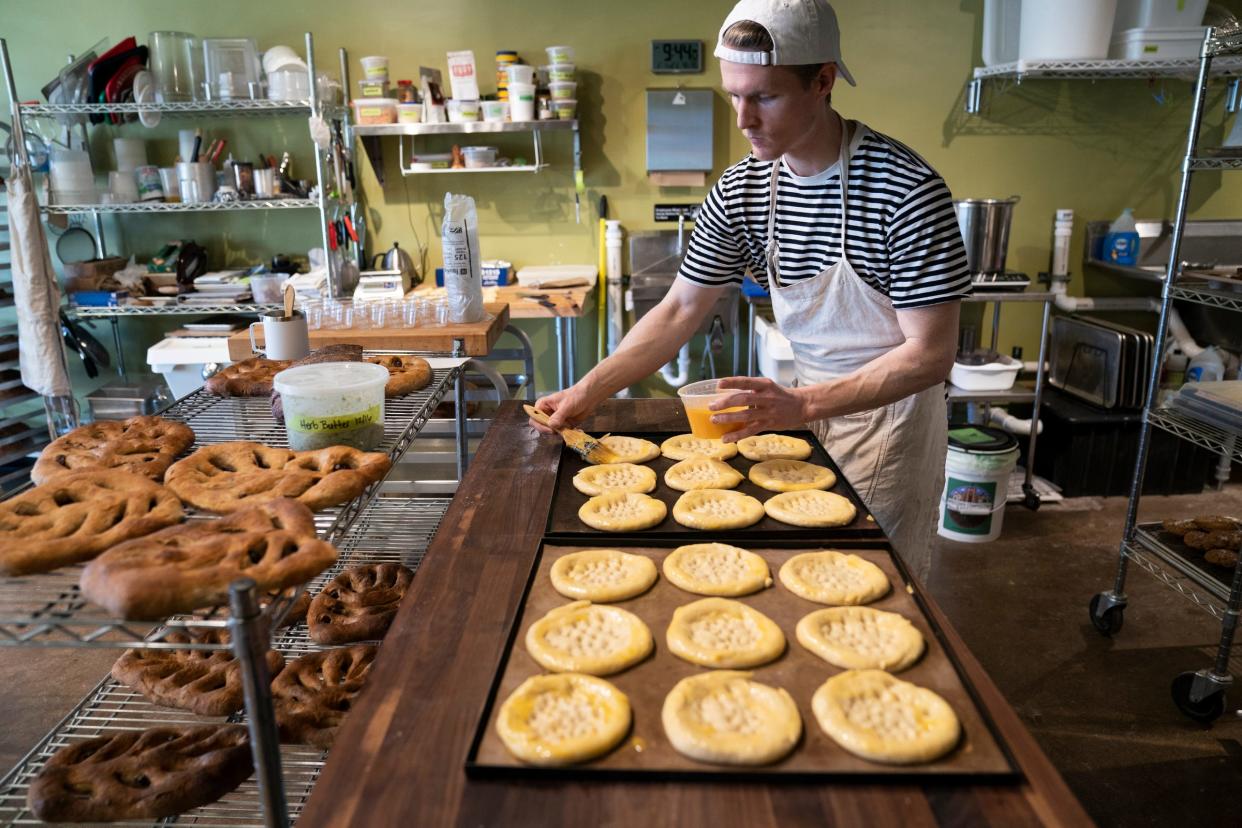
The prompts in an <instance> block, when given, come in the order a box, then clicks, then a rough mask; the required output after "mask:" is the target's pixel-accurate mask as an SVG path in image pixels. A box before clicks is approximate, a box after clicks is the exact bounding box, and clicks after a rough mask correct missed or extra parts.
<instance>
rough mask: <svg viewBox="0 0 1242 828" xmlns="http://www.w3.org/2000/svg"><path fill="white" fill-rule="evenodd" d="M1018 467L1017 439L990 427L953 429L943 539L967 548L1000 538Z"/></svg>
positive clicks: (940, 523) (946, 469)
mask: <svg viewBox="0 0 1242 828" xmlns="http://www.w3.org/2000/svg"><path fill="white" fill-rule="evenodd" d="M1017 463H1018V441H1017V440H1016V439H1014V437H1013V436H1012V435H1011V434H1009V433H1007V432H1004V431H1001V430H1000V429H997V428H987V427H985V426H969V425H968V426H960V427H956V428H950V430H949V451H948V454H947V455H946V457H945V462H944V491H943V492H942V493H941V495H940V518H939V520H938V521H937V528H936V532H937V534H939V535H940V537H942V538H948V539H949V540H955V541H961V542H963V543H987V542H988V541H994V540H996V539H997V538H998V537H1000V533H1001V525H1002V524H1003V522H1004V517H1005V501H1006V499H1007V498H1008V496H1009V476H1010V475H1011V474H1012V473H1013V470H1014V467H1015V466H1016V465H1017Z"/></svg>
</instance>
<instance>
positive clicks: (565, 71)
mask: <svg viewBox="0 0 1242 828" xmlns="http://www.w3.org/2000/svg"><path fill="white" fill-rule="evenodd" d="M576 77H577V74H576V70H575V69H574V65H573V64H572V63H554V64H552V65H551V66H549V67H548V82H549V83H552V82H554V81H556V82H560V81H571V80H574V79H575V78H576Z"/></svg>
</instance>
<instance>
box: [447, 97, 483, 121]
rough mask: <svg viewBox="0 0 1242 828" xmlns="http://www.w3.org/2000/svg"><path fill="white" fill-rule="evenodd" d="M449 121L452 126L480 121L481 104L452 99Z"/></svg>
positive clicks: (450, 101)
mask: <svg viewBox="0 0 1242 828" xmlns="http://www.w3.org/2000/svg"><path fill="white" fill-rule="evenodd" d="M448 119H449V123H450V124H468V123H471V122H472V121H477V120H479V102H478V101H465V100H461V99H459V98H450V99H449V101H448Z"/></svg>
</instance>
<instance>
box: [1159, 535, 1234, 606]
mask: <svg viewBox="0 0 1242 828" xmlns="http://www.w3.org/2000/svg"><path fill="white" fill-rule="evenodd" d="M1137 528H1139V529H1141V530H1142V532H1140V533H1139V534H1138V535H1137V540H1138V542H1139V545H1141V546H1144V547H1146V548H1148V549H1149V550H1151V551H1155V552H1171V553H1173V554H1174V555H1176V556H1177V557H1178V558H1181V559H1182V561H1184V562H1185V563H1187V564H1189V565H1190V566H1191V567H1192V568H1194V569H1195V570H1197V571H1198V572H1201V573H1203V575H1204V576H1206V577H1208V578H1210V579H1211V580H1213V581H1215V582H1216V583H1218V584H1220V585H1221V586H1222V587H1224V588H1225V590H1226V591H1228V590H1229V589H1230V588H1231V587H1232V586H1233V572H1234V567H1232V566H1217V565H1216V564H1211V563H1208V562H1207V561H1206V560H1205V559H1204V557H1203V550H1202V549H1191V548H1190V547H1189V546H1187V545H1186V544H1185V543H1183V542H1182V539H1181V538H1180V537H1178V536H1177V535H1175V534H1173V533H1172V532H1166V531H1164V526H1163V525H1162V524H1161V523H1140V524H1138V527H1137ZM1153 541H1154V542H1155V543H1156V544H1159V545H1160V546H1161V547H1163V549H1152V548H1151V546H1152V542H1153Z"/></svg>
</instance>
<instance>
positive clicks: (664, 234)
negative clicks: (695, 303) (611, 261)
mask: <svg viewBox="0 0 1242 828" xmlns="http://www.w3.org/2000/svg"><path fill="white" fill-rule="evenodd" d="M689 237H690V231H689V229H687V230H686V231H685V234H684V236H682V237H681V238H680V239H679V236H678V233H677V231H676V230H652V231H640V232H635V233H630V297H631V299H632V300H633V302H634V314H635V317H636V318H642V317H643V316H644V315H646V314H647V312H648V311H650V310H651V309H652V308H654V307H655V306H656V305H657V304H659V302H660V300H661V299H663V298H664V295H665V294H666V293H668V289H669V288H670V287H671V286H672V284H673V280H674V279H676V278H677V270H678V268H680V267H681V260H682V258H683V256H684V255H685V250H684V244H685V241H686V240H688V239H689ZM679 241H680V242H681V244H680V245H679ZM737 314H738V291H736V290H728V291H725V292H724V294H722V295H721V297H720V299H718V300H717V301H716V306H715V307H714V308H713V309H712V312H711V313H709V314H708V315H707V316H706V317H705V318H704V320H703V324H701V325H700V326H699V329H698V330H697V331H695V333H696V334H706V333H708V332H709V331H710V330H711V328H712V325H713V323H714V322H715V320H716V318H719V319H720V325H721V326H722V327H723V329H724V332H725V334H733V333H734V332H735V330H736V328H737Z"/></svg>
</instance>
